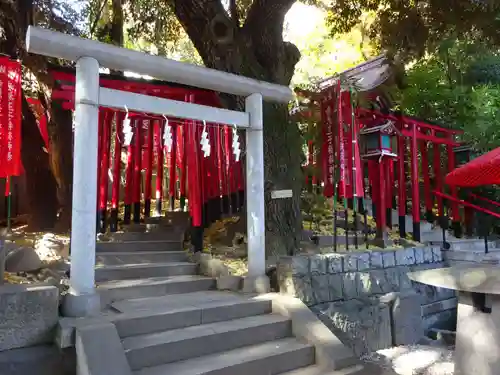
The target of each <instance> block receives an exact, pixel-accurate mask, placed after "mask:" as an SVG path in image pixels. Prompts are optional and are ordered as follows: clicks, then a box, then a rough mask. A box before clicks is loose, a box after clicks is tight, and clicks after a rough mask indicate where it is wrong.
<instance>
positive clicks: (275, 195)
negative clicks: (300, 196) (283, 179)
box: [271, 190, 293, 199]
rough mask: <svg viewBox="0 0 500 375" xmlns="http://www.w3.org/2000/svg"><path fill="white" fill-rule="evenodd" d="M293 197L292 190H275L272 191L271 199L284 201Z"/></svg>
mask: <svg viewBox="0 0 500 375" xmlns="http://www.w3.org/2000/svg"><path fill="white" fill-rule="evenodd" d="M292 196H293V191H292V190H273V191H271V199H284V198H291V197H292Z"/></svg>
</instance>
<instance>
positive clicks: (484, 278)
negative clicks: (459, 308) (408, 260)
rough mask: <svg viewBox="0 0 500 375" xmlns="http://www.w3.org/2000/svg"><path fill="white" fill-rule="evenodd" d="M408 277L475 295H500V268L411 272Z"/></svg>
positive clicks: (462, 267)
mask: <svg viewBox="0 0 500 375" xmlns="http://www.w3.org/2000/svg"><path fill="white" fill-rule="evenodd" d="M408 277H409V278H410V279H411V280H413V281H417V282H420V283H423V284H428V285H433V286H437V287H440V288H446V289H453V290H461V291H465V292H473V293H485V294H500V273H499V272H498V267H494V266H492V267H486V266H484V265H483V266H482V267H471V266H457V267H448V268H436V269H431V270H425V271H418V272H410V273H409V274H408Z"/></svg>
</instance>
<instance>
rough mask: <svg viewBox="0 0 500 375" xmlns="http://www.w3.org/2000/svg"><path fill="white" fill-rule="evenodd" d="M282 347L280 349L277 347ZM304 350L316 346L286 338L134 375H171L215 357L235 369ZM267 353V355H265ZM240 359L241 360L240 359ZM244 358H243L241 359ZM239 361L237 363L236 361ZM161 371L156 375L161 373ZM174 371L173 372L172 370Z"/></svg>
mask: <svg viewBox="0 0 500 375" xmlns="http://www.w3.org/2000/svg"><path fill="white" fill-rule="evenodd" d="M279 345H281V346H280V347H279V348H277V346H279ZM256 348H258V349H260V350H261V351H262V352H261V353H259V354H258V355H255V354H254V355H252V356H249V355H248V353H249V352H251V351H252V349H256ZM302 350H313V351H314V346H313V345H311V344H307V343H301V342H299V341H298V340H297V339H296V338H294V337H291V338H285V339H280V340H273V341H266V342H264V343H260V344H257V345H249V346H245V347H242V348H237V349H233V350H228V351H225V352H220V353H214V354H209V355H205V356H201V357H197V358H191V359H186V360H183V361H179V362H172V363H167V364H163V365H159V366H154V367H150V368H145V369H141V370H136V371H134V375H149V374H152V373H153V372H151V370H153V371H154V370H160V371H161V372H162V373H165V374H169V373H172V374H173V372H168V371H169V368H170V369H171V368H172V367H173V366H179V365H184V366H187V367H190V366H193V364H198V363H203V362H205V363H206V362H207V359H208V358H210V357H211V358H212V359H213V358H214V357H222V356H224V357H226V367H227V365H229V366H231V367H233V366H237V365H240V364H243V363H251V362H253V361H257V360H261V359H264V358H272V357H277V356H280V355H283V354H286V353H294V352H297V351H302ZM264 352H265V353H264ZM228 356H232V361H231V362H230V363H227V357H228ZM238 357H240V358H238ZM241 357H243V358H241ZM236 360H237V361H236ZM313 364H314V363H310V364H307V365H305V366H309V365H313ZM222 368H224V367H220V366H214V365H212V366H211V368H210V370H209V371H216V370H218V369H222ZM174 369H175V368H174ZM160 371H158V372H156V371H155V374H156V373H160ZM170 371H172V370H170Z"/></svg>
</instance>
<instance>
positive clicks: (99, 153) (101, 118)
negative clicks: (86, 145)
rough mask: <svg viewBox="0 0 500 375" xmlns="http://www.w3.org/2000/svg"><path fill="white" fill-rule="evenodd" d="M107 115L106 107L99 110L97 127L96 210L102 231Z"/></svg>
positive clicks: (98, 223) (98, 225)
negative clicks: (102, 189) (102, 182)
mask: <svg viewBox="0 0 500 375" xmlns="http://www.w3.org/2000/svg"><path fill="white" fill-rule="evenodd" d="M105 117H106V111H105V110H104V109H100V110H99V124H98V128H97V136H98V141H97V142H98V143H97V186H96V189H97V197H96V198H97V201H96V211H97V217H96V220H97V223H96V225H97V231H99V232H100V226H101V218H100V215H99V202H100V192H101V164H102V132H103V128H104V120H105Z"/></svg>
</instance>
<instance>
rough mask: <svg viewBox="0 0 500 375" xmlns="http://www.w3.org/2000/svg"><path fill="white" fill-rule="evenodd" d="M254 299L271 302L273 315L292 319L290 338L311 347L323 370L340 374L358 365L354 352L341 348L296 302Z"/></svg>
mask: <svg viewBox="0 0 500 375" xmlns="http://www.w3.org/2000/svg"><path fill="white" fill-rule="evenodd" d="M257 298H259V299H264V300H271V301H272V306H273V312H274V313H277V314H282V315H284V316H286V317H288V318H290V319H291V321H292V333H293V335H294V336H295V337H296V338H297V339H300V340H302V341H304V342H308V343H310V344H311V345H314V348H315V353H316V354H315V356H316V360H315V362H316V364H318V365H319V366H321V367H322V368H324V369H329V370H339V369H343V368H346V367H350V366H353V365H355V364H357V362H358V359H357V358H356V357H355V356H354V353H353V351H352V350H351V349H349V348H348V347H347V346H345V345H344V344H342V342H341V341H340V340H339V338H338V337H337V336H335V334H333V332H332V331H330V330H329V329H328V328H327V327H326V326H325V325H324V324H323V323H322V322H321V321H320V320H319V319H318V317H317V316H316V315H315V314H314V313H313V312H312V311H311V310H310V309H309V308H308V307H307V306H306V305H304V303H302V301H300V300H299V299H298V298H294V297H290V296H286V295H281V294H275V293H269V294H267V295H262V296H259V297H257Z"/></svg>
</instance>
